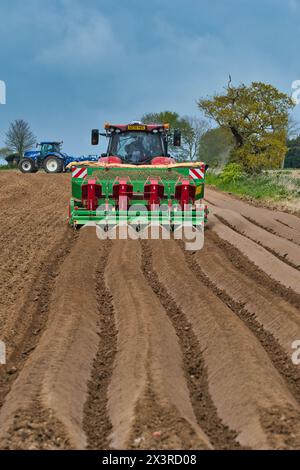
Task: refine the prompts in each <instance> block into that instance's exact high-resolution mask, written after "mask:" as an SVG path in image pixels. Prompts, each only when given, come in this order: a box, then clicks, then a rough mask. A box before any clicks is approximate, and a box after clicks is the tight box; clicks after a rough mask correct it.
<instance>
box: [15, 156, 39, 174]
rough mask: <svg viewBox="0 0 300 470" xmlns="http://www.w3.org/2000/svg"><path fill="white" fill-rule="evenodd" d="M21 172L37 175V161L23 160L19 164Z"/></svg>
mask: <svg viewBox="0 0 300 470" xmlns="http://www.w3.org/2000/svg"><path fill="white" fill-rule="evenodd" d="M19 170H20V171H21V172H22V173H36V172H37V171H38V168H37V167H36V164H35V161H34V160H31V158H22V159H21V160H20V162H19Z"/></svg>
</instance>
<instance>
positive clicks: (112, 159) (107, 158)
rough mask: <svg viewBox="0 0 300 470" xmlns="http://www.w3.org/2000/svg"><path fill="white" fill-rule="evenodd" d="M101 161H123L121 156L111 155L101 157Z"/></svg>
mask: <svg viewBox="0 0 300 470" xmlns="http://www.w3.org/2000/svg"><path fill="white" fill-rule="evenodd" d="M98 161H99V162H100V163H118V164H120V163H122V160H121V158H119V157H114V156H109V157H100V158H99V160H98Z"/></svg>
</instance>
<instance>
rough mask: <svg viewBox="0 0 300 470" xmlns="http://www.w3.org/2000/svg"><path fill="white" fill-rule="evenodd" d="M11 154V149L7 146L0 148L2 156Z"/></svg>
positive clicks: (0, 156) (0, 155)
mask: <svg viewBox="0 0 300 470" xmlns="http://www.w3.org/2000/svg"><path fill="white" fill-rule="evenodd" d="M9 154H10V150H9V148H7V147H1V148H0V158H5V157H7V156H8V155H9Z"/></svg>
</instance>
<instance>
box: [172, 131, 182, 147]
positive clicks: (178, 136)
mask: <svg viewBox="0 0 300 470" xmlns="http://www.w3.org/2000/svg"><path fill="white" fill-rule="evenodd" d="M173 145H174V147H180V146H181V132H180V130H178V129H175V131H174V139H173Z"/></svg>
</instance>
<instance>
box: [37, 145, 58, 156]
mask: <svg viewBox="0 0 300 470" xmlns="http://www.w3.org/2000/svg"><path fill="white" fill-rule="evenodd" d="M61 144H62V142H41V143H40V144H37V147H40V156H41V157H42V158H44V157H46V155H48V154H49V153H60V152H61Z"/></svg>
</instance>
